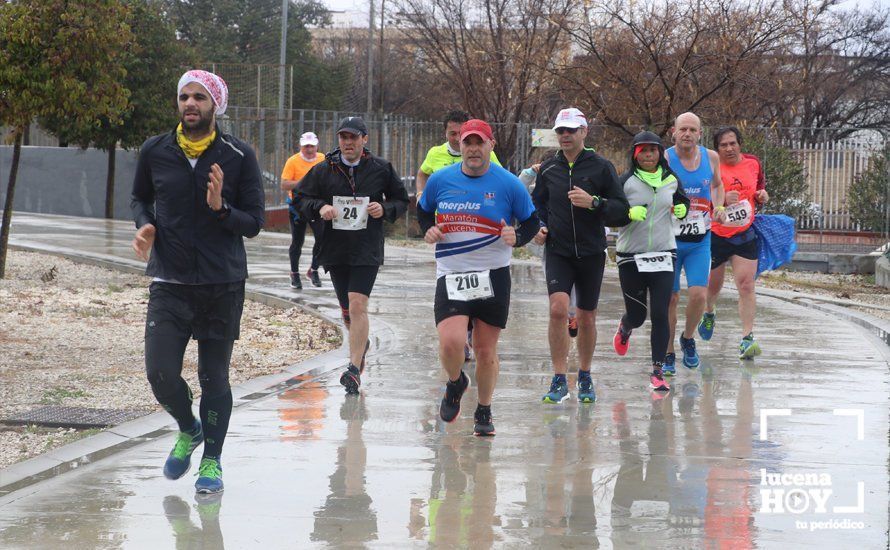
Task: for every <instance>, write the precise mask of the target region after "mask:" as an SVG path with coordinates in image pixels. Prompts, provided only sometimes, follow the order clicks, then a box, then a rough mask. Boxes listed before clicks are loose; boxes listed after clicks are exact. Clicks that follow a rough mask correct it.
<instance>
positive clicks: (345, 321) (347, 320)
mask: <svg viewBox="0 0 890 550" xmlns="http://www.w3.org/2000/svg"><path fill="white" fill-rule="evenodd" d="M340 315H341V316H343V324H344V325H346V329H347V330H348V329H349V325H350V323H352V319H350V318H349V310H348V309H346V308H342V307H341V308H340Z"/></svg>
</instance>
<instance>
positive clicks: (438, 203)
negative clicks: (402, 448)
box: [417, 119, 565, 436]
mask: <svg viewBox="0 0 890 550" xmlns="http://www.w3.org/2000/svg"><path fill="white" fill-rule="evenodd" d="M494 144H495V141H494V136H493V134H492V131H491V126H489V125H488V124H487V123H486V122H484V121H482V120H479V119H471V120H469V121H467V122H465V123H464V124H463V125H462V126H461V129H460V151H461V156H462V158H463V160H462V162H460V163H459V164H455V165H453V166H450V167H448V168H445V169H442V170H438V171H436V172H434V173H433V175H432V176H430V179H429V181H428V182H427V186H426V190H425V192H424V193H423V196H422V197H421V199H420V201H419V202H418V209H417V218H418V221H419V222H420V227H421V229H422V230H423V231H424V233H425V240H426V241H427V242H428V243H436V277H437V281H436V298H435V306H434V310H435V319H436V328H437V330H438V333H439V357H440V360H441V362H442V367H443V368H444V369H445V372H446V374H447V375H448V383H447V384H446V386H445V396H444V397H443V398H442V402H441V404H440V406H439V416H440V417H441V418H442V420H444V421H445V422H453V421H454V420H455V419H457V417H458V416H459V414H460V402H461V397H462V396H463V394H464V392H465V391H466V389H467V387H468V386H469V384H470V380H469V378H468V377H467V375H466V374H465V373H464V372H463V369H462V367H463V364H464V354H463V347H464V342H465V340H466V328H467V321H468V320H469V319H470V318H472V319H474V320H475V321H474V325H473V348H474V351H475V352H476V382H477V384H478V385H479V392H478V393H479V404H478V406H477V407H476V412H475V414H474V420H475V425H474V430H473V432H474V434H475V435H479V436H490V435H494V434H495V429H494V422H493V421H492V417H491V401H492V397H493V395H494V388H495V385H496V383H497V378H498V369H499V361H498V355H497V343H498V338H499V337H500V333H501V330H502V329H504V328H506V326H507V317H508V314H509V309H510V259H511V258H512V256H513V253H512V248H513V247H519V246H523V245H525V244H526V243H528V242H529V241H530V240H531V239H532V237H534V236H535V234H536V233H537V231H538V227H539V224H538V219H537V216H535V211H534V206H533V205H532V202H531V199H530V198H529V195H528V192H527V191H526V190H525V187H523V185H522V183H521V182H520V181H519V178H517V177H516V176H514V175H513V174H511V173H510V172H508V171H507V170H505V169H503V168H501V167H500V166H496V165H494V164H493V163H492V162H491V151H492V150H493V148H494ZM514 221H518V222H519V225H518V226H514V225H513V224H514ZM563 330H565V329H563Z"/></svg>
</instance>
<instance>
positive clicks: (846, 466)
mask: <svg viewBox="0 0 890 550" xmlns="http://www.w3.org/2000/svg"><path fill="white" fill-rule="evenodd" d="M132 234H133V228H132V225H131V224H127V223H120V222H106V221H104V220H93V219H83V218H66V217H57V216H39V215H33V214H24V213H17V214H16V216H15V217H14V218H13V229H12V244H14V245H16V246H21V247H28V248H36V249H41V250H48V251H53V252H57V253H65V254H70V255H74V256H78V257H86V258H90V259H92V260H93V261H98V262H109V263H114V264H122V265H127V266H130V267H138V265H139V264H138V262H136V261H135V260H133V259H132V257H133V256H132V252H131V250H130V248H129V241H130V239H131V238H132ZM308 244H311V243H307V252H308ZM287 246H288V238H287V237H285V236H283V235H275V234H263V235H261V236H260V237H259V238H257V239H254V240H252V241H251V242H250V245H249V249H248V258H249V259H250V262H251V274H252V275H251V280H250V281H249V282H250V283H251V289H252V290H254V291H257V292H262V293H264V294H266V295H269V296H282V297H287V296H293V295H297V294H298V293H297V292H296V291H292V290H291V289H289V288H288V287H287V282H288V281H287V271H288V269H287ZM512 272H513V288H514V294H513V300H512V304H511V314H510V323H509V325H508V329H507V330H506V331H505V332H504V334H503V337H502V341H501V346H500V355H501V360H502V362H501V378H500V382H499V386H498V389H497V390H496V392H495V400H494V404H493V407H492V410H493V413H494V421H495V425H496V427H497V431H498V435H497V436H496V437H494V438H491V439H479V438H475V437H473V436H472V435H471V432H472V413H473V409H474V407H475V397H476V396H475V391H474V390H471V391H469V392H468V393H467V395H466V396H465V397H464V408H463V411H462V414H461V417H460V419H459V420H458V421H456V422H455V423H454V424H450V425H442V424H441V423H440V422H438V421H437V407H438V401H439V399H440V398H441V392H442V389H443V381H444V376H443V375H442V373H441V370H440V368H439V367H438V361H437V357H436V352H437V338H436V333H435V327H434V323H433V318H432V295H433V288H434V283H435V281H434V277H435V268H434V265H433V263H432V253H431V252H429V251H426V250H407V249H399V248H389V249H388V250H387V263H386V265H385V266H384V267H383V269H382V270H381V273H380V276H379V278H378V280H377V285H376V286H375V290H374V294H373V296H372V298H371V304H370V310H371V315H372V331H373V332H374V351H373V353H372V355H371V356H370V361H369V367H368V370H367V371H366V373H367V374H366V376H364V377H363V382H364V385H363V387H362V395H361V396H360V397H358V398H352V397H350V398H347V397H345V396H344V394H343V389H342V388H341V387H340V386H339V384H338V383H337V379H338V376H339V369H340V367H341V365H342V361H343V360H344V358H343V354H342V352H340V353H335V354H334V355H333V356H329V357H325V358H323V359H320V360H318V361H317V364H314V365H311V367H312V368H313V369H314V370H311V371H308V372H305V373H304V372H303V371H304V370H306V369H303V370H295V371H294V373H297V374H295V375H294V376H293V378H292V379H291V380H290V381H288V382H285V383H284V384H281V385H279V386H278V387H276V388H275V389H274V390H273V391H261V388H260V387H259V386H262V385H263V384H257V385H255V386H254V387H251V389H250V390H249V392H248V391H247V390H245V391H243V392H242V393H241V395H240V397H241V399H239V400H238V404H239V405H240V406H238V407H237V408H236V410H235V412H234V414H233V417H232V423H231V431H230V434H229V437H228V439H227V442H226V447H225V452H224V456H223V468H224V471H225V482H226V492H225V494H224V496H223V497H222V499H221V500H217V501H212V502H205V501H196V500H195V498H194V489H193V487H192V483H193V481H194V477H193V476H192V475H189V476H186V478H184V479H181V480H178V481H174V482H171V481H168V480H166V479H164V477H163V475H162V473H161V466H162V463H163V460H164V457H165V456H166V454H167V452H168V451H169V447H170V445H171V444H172V438H171V437H170V436H169V435H168V434H169V433H171V432H169V423H167V426H168V427H167V428H166V429H165V430H164V431H162V432H156V433H153V434H151V435H150V437H147V438H145V439H144V440H141V439H136V440H131V441H129V443H128V445H129V446H126V448H122V449H121V450H119V451H117V452H111V453H108V456H105V457H103V458H101V459H98V460H95V461H88V462H84V461H81V462H77V467H76V468H74V467H71V465H70V463H69V464H67V465H66V466H64V467H63V466H59V467H57V469H58V470H60V471H62V470H65V473H60V474H59V475H53V476H51V477H48V478H47V479H45V480H42V481H39V482H37V483H32V484H30V485H26V486H24V487H23V488H21V489H19V490H17V491H13V492H11V493H8V494H6V495H4V496H0V547H3V548H63V547H64V548H69V549H70V548H94V547H96V548H117V547H122V548H148V547H151V548H171V547H177V548H192V547H194V548H201V547H204V548H222V547H224V546H225V547H228V548H255V547H263V548H305V547H338V548H339V547H363V546H368V547H381V548H382V547H399V548H401V547H426V546H430V545H433V546H440V547H445V548H450V547H472V548H488V547H509V548H515V547H527V546H534V547H544V546H547V547H586V548H590V547H601V548H626V547H641V548H656V547H657V548H675V547H703V546H704V547H731V548H753V547H759V548H773V547H776V548H778V547H782V548H796V547H800V548H804V547H807V548H814V547H817V548H841V547H846V548H851V547H862V548H876V547H884V546H886V545H887V542H888V539H887V527H888V519H887V502H888V481H890V477H888V467H887V464H888V412H890V400H888V394H890V383H888V362H887V360H888V356H890V351H888V349H887V347H886V346H885V345H884V343H883V342H881V341H880V340H879V339H878V338H877V337H875V336H873V335H871V334H869V333H868V332H867V331H866V330H865V329H863V328H861V327H860V326H858V325H857V324H855V323H854V322H851V321H849V320H845V319H843V318H840V317H838V316H836V315H833V314H831V313H830V312H827V311H818V310H814V309H810V308H805V307H801V306H798V305H795V304H789V303H787V302H784V301H782V300H779V299H775V298H770V297H759V298H758V308H759V314H758V323H757V328H756V333H757V336H758V340H759V341H760V342H761V345H762V347H763V349H764V355H762V356H761V357H759V358H758V359H757V361H756V363H755V362H744V363H743V362H739V361H738V360H737V359H735V350H736V347H737V344H738V338H739V336H740V335H739V332H740V326H739V323H738V315H737V313H736V308H735V303H734V295H733V293H732V292H726V296H725V298H724V300H723V301H722V302H721V303H720V304H719V306H718V311H719V316H718V325H717V331H716V333H715V335H714V338H713V339H712V340H711V341H710V342H701V341H699V350H700V352H701V353H702V356H703V363H704V364H703V365H702V367H701V368H699V369H697V370H695V371H689V370H687V369H685V368H683V367H682V366H678V373H677V376H676V377H675V378H674V379H673V380H672V385H673V391H672V392H671V393H670V394H669V395H668V396H667V397H665V398H663V399H658V398H655V397H653V396H652V394H651V393H650V392H649V390H648V389H647V384H648V380H647V376H646V372H647V363H648V355H649V354H648V342H649V334H648V328H646V325H644V327H643V328H642V329H640V330H638V331H636V332H635V333H634V335H633V336H632V338H631V348H630V352H629V353H628V355H627V356H626V357H622V358H619V357H617V356H616V355H615V354H614V352H613V351H612V349H611V337H612V334H613V332H614V329H615V326H616V323H617V319H618V317H619V315H620V313H621V309H622V307H623V304H622V301H621V295H620V291H619V289H618V282H617V276H616V272H615V270H614V269H613V268H610V269H609V270H608V271H607V276H606V280H605V283H604V286H603V293H602V299H601V302H600V309H599V318H598V323H597V325H598V329H599V346H598V350H597V352H596V355H595V361H594V381H595V384H596V387H597V396H598V400H597V402H596V403H595V404H593V405H590V406H581V405H579V404H578V403H577V401H575V400H574V399H572V400H570V401H568V402H567V403H565V404H563V405H558V406H545V405H543V404H541V403H540V397H541V395H543V393H544V392H545V391H546V389H547V386H548V384H549V379H550V372H549V352H548V348H547V342H546V332H547V314H548V312H547V305H546V304H547V300H546V289H545V286H544V283H543V276H542V272H541V269H540V266H538V265H532V264H528V263H524V264H522V265H516V266H514V268H513V270H512ZM324 283H325V286H324V288H322V289H314V288H311V287H310V288H307V289H306V290H303V291H302V293H299V295H300V296H301V297H302V300H303V302H304V303H305V305H307V306H308V307H316V308H318V309H319V310H320V311H322V312H323V313H326V314H329V315H332V316H335V315H336V311H337V309H336V301H335V300H334V298H333V292H332V289H331V287H330V282H329V280H328V279H327V278H326V277H325V278H324ZM576 364H577V362H576V359H574V356H573V358H572V359H571V361H570V368H571V369H574V368H576ZM467 371H468V374H470V376H471V378H473V367H472V365H470V366H469V367H468V369H467ZM292 374H293V373H292ZM283 378H287V375H285V376H284V377H283ZM266 382H268V383H271V382H272V381H266ZM266 385H268V384H266ZM785 413H788V414H785ZM765 419H768V420H767V421H766V423H765ZM162 427H163V425H162V426H159V427H156V428H155V430H158V429H159V428H162ZM860 435H861V438H860V437H859V436H860ZM121 437H123V436H121ZM72 452H73V451H72ZM199 452H200V450H199ZM74 454H77V453H76V452H74ZM72 458H75V457H73V456H72ZM782 474H785V475H784V476H783V475H782ZM808 474H809V475H808ZM3 476H4V471H0V486H2V485H5V482H4V481H3V479H2V478H3Z"/></svg>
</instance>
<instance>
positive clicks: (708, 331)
mask: <svg viewBox="0 0 890 550" xmlns="http://www.w3.org/2000/svg"><path fill="white" fill-rule="evenodd" d="M716 324H717V312H716V311H715V312H714V313H708V312H705V313H704V314H702V316H701V321H700V322H699V323H698V335H699V336H701V339H702V340H705V341H707V340H710V339H711V336H714V325H716Z"/></svg>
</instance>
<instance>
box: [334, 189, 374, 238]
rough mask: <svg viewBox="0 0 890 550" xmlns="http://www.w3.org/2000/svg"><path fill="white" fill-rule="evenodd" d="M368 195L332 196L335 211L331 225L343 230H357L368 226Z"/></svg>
mask: <svg viewBox="0 0 890 550" xmlns="http://www.w3.org/2000/svg"><path fill="white" fill-rule="evenodd" d="M370 202H371V199H370V197H334V204H333V206H334V209H335V210H336V211H337V213H336V215H335V218H334V221H333V223H332V226H333V228H334V229H341V230H344V231H358V230H360V229H365V228H366V227H368V204H370Z"/></svg>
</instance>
